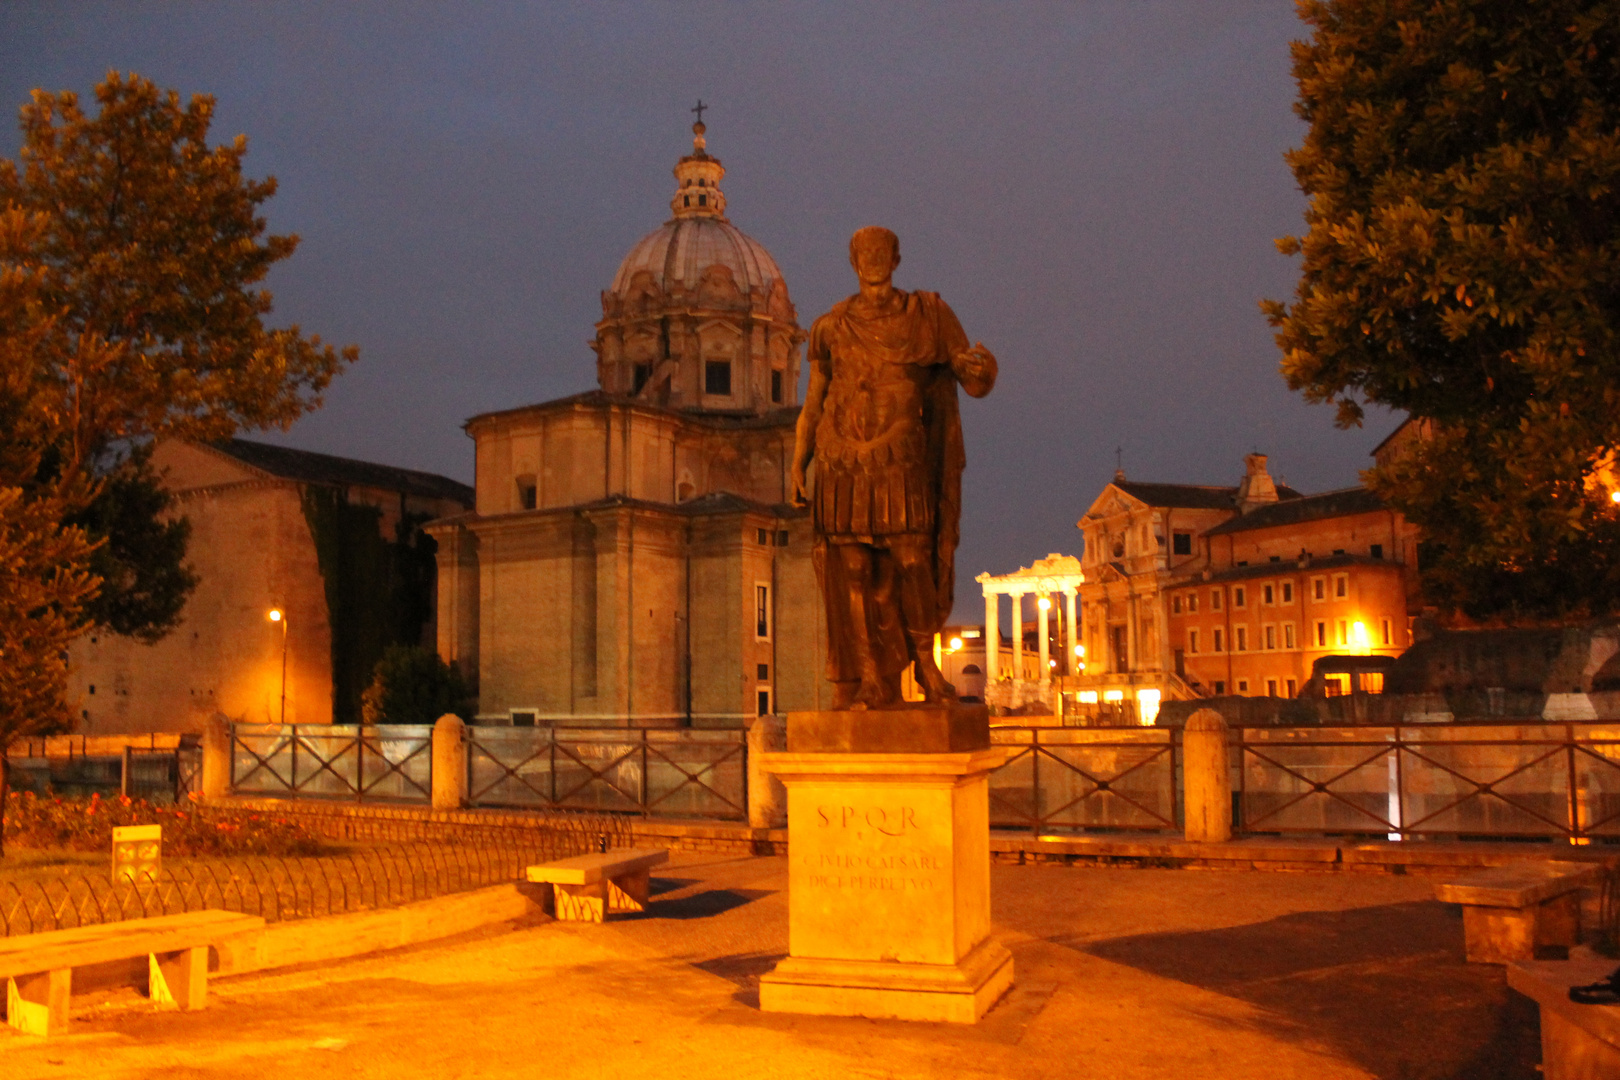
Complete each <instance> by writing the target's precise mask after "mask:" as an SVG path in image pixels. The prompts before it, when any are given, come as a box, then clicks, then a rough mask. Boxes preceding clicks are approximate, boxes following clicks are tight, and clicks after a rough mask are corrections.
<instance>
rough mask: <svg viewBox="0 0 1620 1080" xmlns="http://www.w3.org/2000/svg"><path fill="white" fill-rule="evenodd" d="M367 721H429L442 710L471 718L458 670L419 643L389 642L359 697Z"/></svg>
mask: <svg viewBox="0 0 1620 1080" xmlns="http://www.w3.org/2000/svg"><path fill="white" fill-rule="evenodd" d="M362 703H363V704H362V709H363V716H364V720H365V722H366V723H368V724H431V723H433V722H434V721H435V720H437V719H438V718H439V717H441V716H443V715H444V714H445V713H455V714H456V715H457V716H459V717H461V718H462V719H463V720H468V719H471V718H472V695H471V694H470V693H469V692H468V690H467V684H466V682H465V681H464V680H463V679H462V677H461V673H460V672H459V671H457V670H456V669H455V668H453V667H451V666H450V665H449V664H446V663H445V662H444V661H443V660H441V659H439V654H438V653H436V652H434V651H433V650H432V649H425V648H423V647H422V646H420V645H390V646H389V647H388V648H387V649H386V650H385V651H384V652H383V656H382V659H381V660H379V661H377V667H376V670H375V672H374V673H373V675H372V679H371V685H370V686H369V687H367V688H366V692H365V695H364V697H363V698H362Z"/></svg>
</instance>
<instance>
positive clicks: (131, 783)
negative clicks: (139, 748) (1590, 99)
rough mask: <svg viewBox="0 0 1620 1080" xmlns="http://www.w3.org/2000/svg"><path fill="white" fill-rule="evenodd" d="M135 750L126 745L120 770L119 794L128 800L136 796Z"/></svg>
mask: <svg viewBox="0 0 1620 1080" xmlns="http://www.w3.org/2000/svg"><path fill="white" fill-rule="evenodd" d="M134 771H135V748H134V747H133V746H131V745H129V743H127V742H126V743H125V744H124V761H123V764H122V766H121V767H120V768H119V770H118V794H120V795H122V796H123V797H124V798H126V799H128V798H130V797H132V796H133V795H134V794H135V777H134V776H132V775H131V774H132V773H134Z"/></svg>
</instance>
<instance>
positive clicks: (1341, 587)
mask: <svg viewBox="0 0 1620 1080" xmlns="http://www.w3.org/2000/svg"><path fill="white" fill-rule="evenodd" d="M1349 595H1350V575H1349V574H1334V575H1333V598H1334V599H1335V600H1343V599H1344V598H1345V597H1347V596H1349Z"/></svg>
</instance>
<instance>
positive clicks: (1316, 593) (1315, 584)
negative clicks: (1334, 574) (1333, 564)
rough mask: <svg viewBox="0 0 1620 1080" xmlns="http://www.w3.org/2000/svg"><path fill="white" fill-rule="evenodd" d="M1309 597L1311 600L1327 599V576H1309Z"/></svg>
mask: <svg viewBox="0 0 1620 1080" xmlns="http://www.w3.org/2000/svg"><path fill="white" fill-rule="evenodd" d="M1311 599H1312V600H1326V599H1327V578H1319V577H1313V578H1311Z"/></svg>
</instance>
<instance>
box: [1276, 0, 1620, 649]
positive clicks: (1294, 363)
mask: <svg viewBox="0 0 1620 1080" xmlns="http://www.w3.org/2000/svg"><path fill="white" fill-rule="evenodd" d="M1300 12H1301V15H1302V17H1303V18H1304V20H1305V21H1306V23H1307V24H1309V25H1310V26H1311V28H1312V30H1313V35H1312V37H1311V39H1310V40H1308V41H1304V42H1297V43H1295V46H1294V75H1295V78H1296V80H1297V81H1298V84H1299V102H1298V104H1297V106H1296V109H1297V111H1298V112H1299V114H1300V116H1301V117H1303V118H1304V119H1305V120H1306V121H1307V122H1308V123H1309V125H1310V127H1309V131H1308V133H1307V135H1306V138H1305V141H1304V145H1303V146H1301V147H1300V148H1299V149H1297V150H1295V151H1293V152H1292V153H1290V154H1289V155H1288V161H1289V164H1290V165H1291V166H1292V168H1293V171H1294V175H1295V177H1296V178H1297V180H1298V182H1299V184H1300V187H1301V188H1302V189H1303V190H1304V192H1305V193H1306V195H1308V196H1309V198H1310V204H1309V209H1308V210H1307V212H1306V225H1307V232H1306V234H1305V235H1304V236H1303V237H1286V238H1284V239H1282V240H1280V241H1278V246H1279V248H1280V249H1281V250H1282V251H1283V253H1284V254H1299V255H1302V256H1303V259H1302V273H1301V278H1300V283H1299V286H1298V289H1297V292H1296V294H1295V297H1294V300H1293V302H1292V304H1288V305H1285V304H1283V303H1280V302H1276V301H1267V302H1266V303H1265V304H1264V305H1263V306H1264V309H1265V311H1266V313H1267V314H1268V316H1269V317H1270V320H1271V322H1272V324H1273V325H1274V326H1276V327H1277V330H1278V332H1277V342H1278V344H1279V345H1280V346H1281V348H1282V351H1283V361H1282V372H1283V375H1284V376H1285V378H1286V379H1287V381H1288V384H1289V386H1290V387H1291V388H1293V389H1295V390H1299V391H1302V392H1303V393H1304V395H1305V397H1306V398H1307V400H1310V401H1313V402H1330V403H1334V404H1336V405H1337V408H1338V415H1337V420H1338V423H1339V425H1340V426H1353V425H1358V424H1360V423H1361V420H1362V416H1363V412H1362V409H1363V404H1364V403H1366V402H1373V403H1376V404H1379V405H1383V406H1387V407H1389V408H1391V409H1397V410H1404V411H1405V412H1407V413H1409V414H1410V415H1411V416H1412V417H1414V418H1417V419H1420V420H1426V421H1429V422H1430V423H1429V424H1427V425H1425V426H1426V429H1427V430H1428V431H1429V432H1430V433H1431V435H1430V437H1428V438H1426V439H1421V440H1415V441H1414V442H1413V443H1411V444H1410V445H1409V446H1408V447H1407V449H1406V450H1405V452H1404V453H1403V454H1401V455H1399V456H1398V458H1397V460H1394V461H1392V462H1387V463H1385V464H1383V465H1380V466H1379V467H1378V468H1375V469H1373V470H1371V471H1370V472H1368V473H1367V474H1365V478H1366V480H1367V482H1368V483H1369V484H1370V485H1371V486H1372V488H1373V489H1374V490H1376V491H1378V492H1379V494H1380V495H1382V496H1383V497H1384V498H1385V499H1386V500H1387V501H1388V503H1389V504H1390V505H1392V506H1394V507H1395V508H1396V509H1398V510H1400V511H1401V512H1402V513H1404V514H1405V515H1406V516H1407V517H1408V518H1409V519H1410V520H1412V521H1413V522H1414V523H1416V524H1417V525H1418V526H1419V527H1420V528H1421V529H1422V530H1423V532H1424V535H1425V537H1426V541H1427V542H1426V545H1425V548H1424V553H1423V562H1424V564H1425V566H1424V570H1425V587H1426V589H1427V591H1428V592H1429V594H1430V598H1431V599H1432V600H1434V601H1436V602H1438V603H1440V604H1442V605H1443V606H1446V607H1449V608H1460V609H1461V610H1463V611H1465V612H1467V613H1469V614H1471V615H1473V616H1475V617H1492V616H1508V617H1526V616H1528V617H1543V616H1566V615H1572V614H1580V613H1584V612H1608V611H1614V610H1620V507H1617V505H1616V503H1615V502H1613V501H1611V499H1610V495H1611V493H1612V492H1613V491H1615V490H1616V488H1615V480H1616V478H1615V476H1614V473H1613V462H1614V452H1615V449H1616V447H1620V2H1617V0H1536V2H1532V3H1519V4H1504V3H1498V2H1496V0H1302V2H1301V4H1300Z"/></svg>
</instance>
